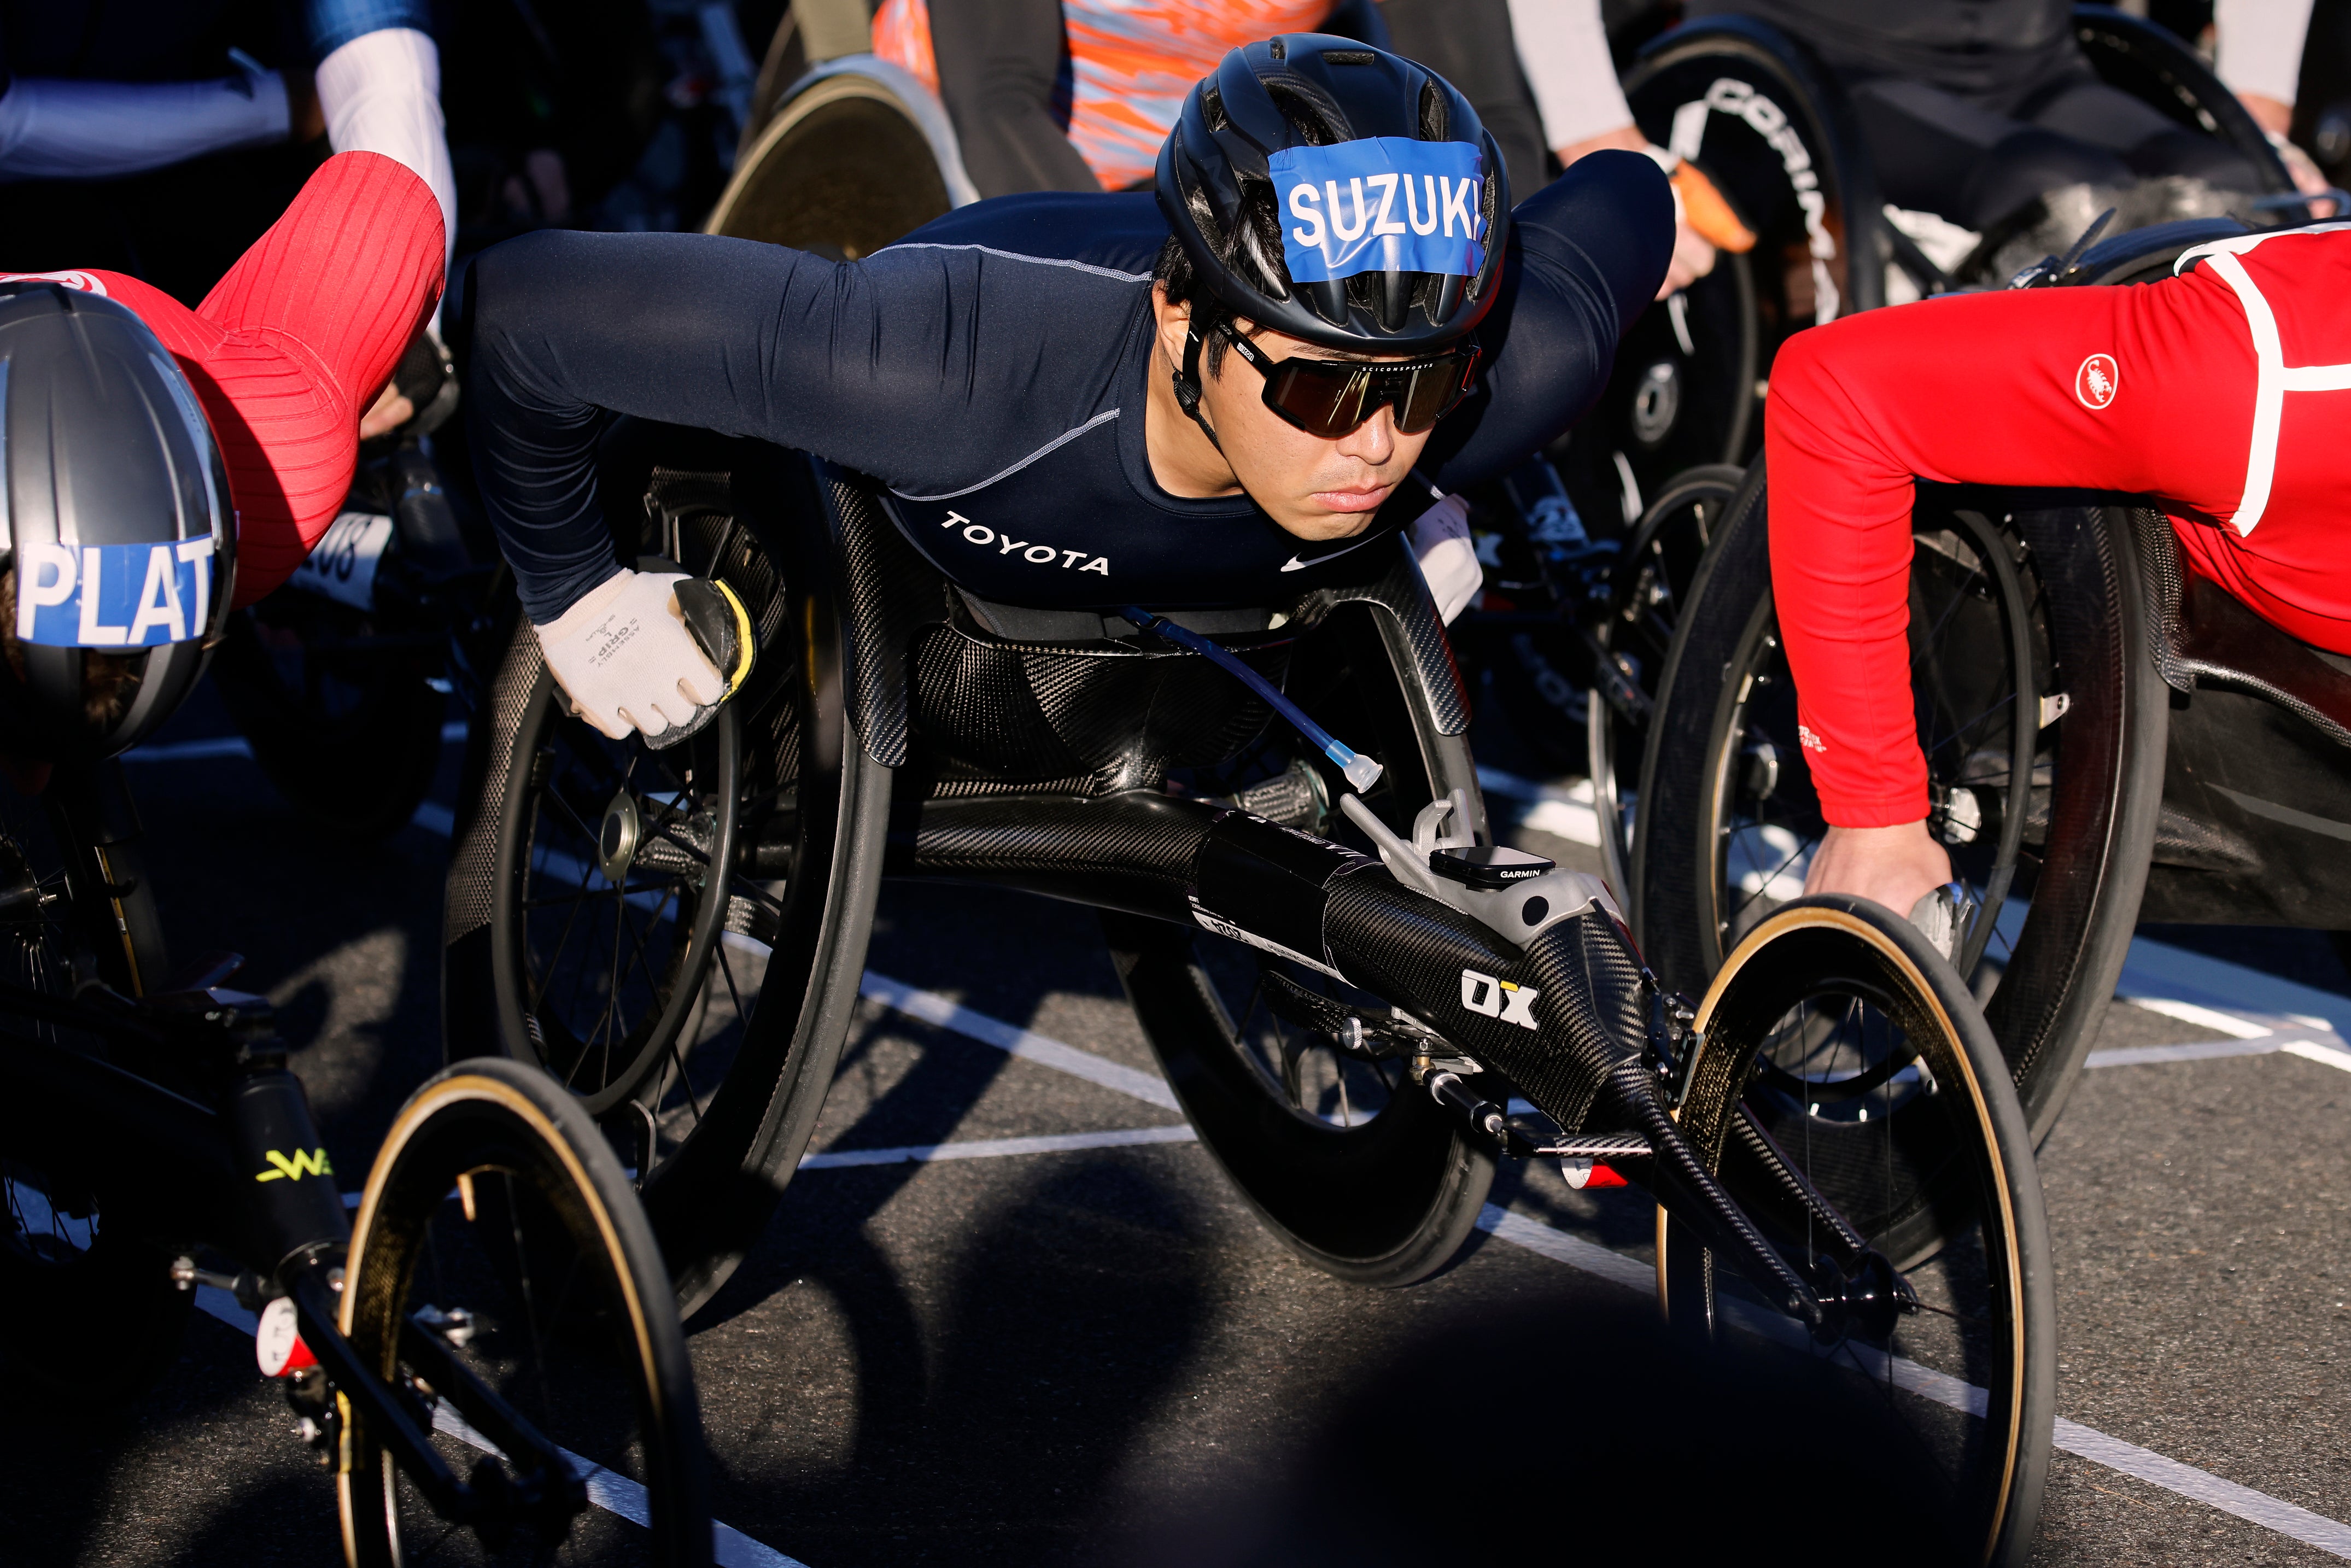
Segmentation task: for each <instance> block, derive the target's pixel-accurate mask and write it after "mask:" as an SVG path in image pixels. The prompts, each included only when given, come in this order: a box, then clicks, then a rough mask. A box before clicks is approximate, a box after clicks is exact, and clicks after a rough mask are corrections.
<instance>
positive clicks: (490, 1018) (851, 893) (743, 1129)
mask: <svg viewBox="0 0 2351 1568" xmlns="http://www.w3.org/2000/svg"><path fill="white" fill-rule="evenodd" d="M705 439H715V438H705ZM695 461H696V462H697V463H698V464H699V465H700V466H699V467H698V469H695V470H694V471H689V470H688V469H685V468H668V467H661V468H657V469H656V470H655V471H654V473H653V478H652V481H651V484H650V486H649V487H646V488H643V490H642V493H643V495H644V496H645V509H646V512H647V514H648V515H649V518H650V521H649V524H648V527H649V528H652V529H654V530H656V532H655V534H654V536H653V538H652V539H649V541H648V542H649V543H655V544H657V545H658V546H659V548H660V549H662V550H663V551H664V554H665V555H666V556H668V558H669V559H674V560H676V561H678V562H679V563H680V564H681V565H682V566H683V567H684V570H687V571H689V572H691V573H694V574H695V575H698V576H710V577H716V578H717V579H719V580H723V581H725V582H726V584H727V585H728V586H729V587H731V588H733V589H734V590H735V591H736V592H737V596H738V597H739V598H740V599H741V600H742V601H743V603H744V604H745V606H746V607H747V609H748V610H749V612H750V613H751V615H752V617H753V619H754V621H755V622H756V624H757V628H758V637H759V647H760V652H759V660H758V664H757V665H756V666H755V668H754V670H753V672H752V674H751V676H750V678H749V680H748V682H747V685H745V686H744V687H743V688H742V689H741V690H740V691H738V692H737V694H736V695H735V696H734V697H732V698H730V699H729V700H728V701H727V703H726V706H724V707H722V708H721V709H720V710H719V712H718V715H717V716H716V718H715V719H714V720H713V721H712V722H711V723H710V724H709V725H707V726H706V727H705V728H704V729H703V730H702V731H701V732H700V733H698V734H696V735H695V736H693V737H690V738H689V739H687V740H685V741H684V742H683V743H680V744H679V745H677V746H675V747H672V748H669V749H665V750H661V749H655V748H653V747H650V746H648V745H646V744H645V743H644V742H643V738H642V737H632V738H631V739H629V740H626V741H612V740H608V739H606V738H605V737H602V736H601V735H600V734H598V733H597V732H596V731H595V730H594V729H593V728H591V727H590V726H588V725H587V724H586V723H585V722H583V721H581V720H580V719H578V718H575V717H573V716H570V714H569V703H568V701H567V700H566V699H565V698H564V697H563V695H562V694H561V692H560V690H559V688H558V687H557V686H556V685H555V682H554V679H553V677H552V676H550V675H549V674H547V673H546V669H545V665H544V663H543V661H542V660H541V659H540V657H539V653H538V642H537V638H536V635H535V634H534V633H533V632H532V631H531V629H530V628H529V627H528V625H527V624H526V625H522V626H520V627H518V628H517V634H516V637H515V641H514V643H513V644H512V645H511V646H510V647H509V649H508V651H507V658H506V661H505V663H504V664H503V666H502V667H501V669H500V671H499V673H498V675H497V681H496V689H495V691H494V694H493V695H492V698H491V702H490V705H489V710H490V713H491V714H492V715H493V718H492V732H491V736H490V739H489V743H488V744H487V745H486V746H485V747H478V748H477V768H476V770H475V771H474V772H473V773H472V776H471V777H469V779H468V780H467V786H466V790H465V795H464V797H463V799H464V800H466V801H467V802H468V803H469V808H470V810H472V811H473V812H474V813H475V816H474V817H473V818H472V819H471V821H468V822H467V823H466V824H465V825H464V826H463V827H462V828H461V831H460V836H459V842H458V849H457V852H456V855H455V861H454V863H453V865H452V869H451V884H450V904H449V926H448V929H447V932H446V934H445V935H446V940H447V947H446V951H445V956H444V965H445V967H444V976H445V978H444V997H445V998H447V999H446V1002H445V1007H446V1009H447V1022H448V1029H449V1040H450V1051H451V1052H452V1055H453V1057H462V1056H466V1055H504V1056H509V1057H513V1058H515V1059H517V1060H519V1061H531V1062H535V1063H538V1064H539V1065H542V1066H544V1067H545V1068H546V1069H547V1070H548V1071H549V1072H550V1073H552V1074H553V1075H554V1076H555V1077H556V1078H557V1079H558V1080H559V1082H563V1083H565V1084H566V1085H567V1086H569V1088H570V1089H571V1090H572V1091H573V1092H575V1093H576V1094H578V1095H579V1096H580V1099H581V1101H582V1103H583V1104H584V1106H585V1108H586V1109H587V1111H588V1112H589V1113H590V1114H592V1115H594V1116H596V1117H597V1118H598V1119H599V1120H600V1121H601V1124H602V1125H603V1127H604V1129H605V1132H606V1135H607V1136H608V1137H609V1138H610V1139H611V1142H612V1144H613V1145H614V1146H615V1148H616V1149H617V1150H618V1151H619V1152H620V1154H621V1155H622V1163H623V1165H625V1166H629V1167H631V1168H632V1170H633V1171H634V1172H635V1174H636V1179H637V1182H638V1184H639V1186H640V1189H641V1192H642V1195H643V1200H644V1204H645V1209H646V1212H647V1214H648V1215H649V1216H650V1217H651V1218H652V1221H653V1227H654V1229H655V1231H656V1233H657V1234H658V1235H659V1236H660V1237H661V1239H662V1245H663V1248H664V1251H665V1252H666V1254H667V1255H668V1258H669V1260H670V1268H671V1271H672V1275H673V1277H674V1281H675V1283H676V1286H677V1291H678V1297H679V1301H681V1303H682V1304H683V1306H684V1310H686V1311H687V1312H692V1311H693V1310H694V1309H695V1308H696V1307H698V1306H699V1305H700V1304H701V1303H702V1302H703V1301H706V1300H708V1299H709V1297H710V1296H711V1295H712V1294H713V1293H714V1292H716V1290H717V1289H718V1287H719V1286H720V1285H721V1284H723V1283H724V1282H725V1281H726V1278H727V1276H728V1275H729V1274H730V1273H732V1272H733V1270H734V1268H735V1265H736V1263H737V1261H738V1260H740V1257H741V1254H742V1250H743V1249H744V1248H745V1247H746V1246H747V1245H748V1242H749V1240H750V1239H752V1238H754V1237H756V1235H757V1234H758V1228H759V1227H760V1226H761V1225H762V1224H764V1222H765V1220H766V1218H767V1216H768V1213H769V1212H770V1211H771V1209H772V1207H773V1206H774V1203H775V1201H776V1197H777V1196H778V1193H779V1191H780V1190H781V1188H782V1186H783V1185H784V1184H785V1182H787V1181H789V1178H790V1175H791V1171H792V1169H793V1168H794V1167H795V1166H796V1165H797V1164H798V1161H799V1155H800V1154H801V1152H802V1150H803V1149H804V1148H805V1147H806V1145H807V1142H808V1139H809V1136H810V1133H811V1132H812V1131H813V1130H814V1126H815V1121H816V1114H817V1112H818V1110H819V1109H820V1106H821V1104H822V1102H823V1096H824V1092H825V1090H826V1088H827V1087H828V1086H829V1085H830V1083H831V1075H832V1066H833V1061H834V1058H835V1056H836V1055H837V1053H838V1051H839V1050H840V1046H841V1039H842V1036H843V1034H844V1033H845V1031H846V1029H847V1025H848V1018H849V1011H850V1009H851V1008H852V1006H853V1005H854V1003H855V1000H856V997H857V988H858V979H859V969H860V965H859V962H858V961H857V957H858V955H861V954H862V944H863V941H864V936H865V931H866V926H867V925H868V924H869V922H870V919H871V915H872V896H873V894H872V887H873V877H872V875H871V874H865V875H853V874H848V868H849V867H850V866H851V864H852V862H855V863H859V864H864V863H872V864H875V865H878V858H877V857H878V855H879V852H880V838H881V834H882V831H883V826H884V819H885V816H886V804H887V791H888V774H887V771H886V770H884V769H882V768H878V767H876V766H874V765H872V764H871V763H870V762H869V761H868V760H867V759H866V758H865V754H864V752H863V750H862V747H860V745H859V744H858V742H857V740H856V738H855V737H854V735H853V734H852V733H851V732H850V730H849V727H848V726H847V724H846V722H845V720H844V717H843V708H842V697H841V685H840V682H841V669H842V663H843V661H842V653H841V648H840V646H839V643H838V638H839V631H838V625H837V622H836V620H835V617H834V614H833V607H832V603H831V599H830V596H829V590H826V589H823V588H821V587H819V588H816V589H811V587H810V583H811V581H815V582H818V583H821V582H823V581H824V580H825V579H824V577H823V574H822V573H821V571H820V570H817V569H814V568H809V569H795V568H793V567H792V566H791V565H790V564H789V563H790V562H791V561H792V560H793V559H796V558H795V557H794V556H793V555H792V554H791V553H790V552H791V551H792V549H794V548H795V546H794V541H793V539H792V538H791V537H790V536H789V535H788V534H786V533H784V532H782V531H780V529H779V525H778V520H777V519H778V517H780V516H781V515H782V508H783V507H784V506H785V505H786V504H788V503H786V502H785V501H784V499H783V497H784V496H785V495H786V494H787V492H785V491H783V490H782V489H780V488H779V486H786V485H789V484H791V483H793V479H792V476H791V473H790V472H789V471H787V470H786V469H784V468H783V467H782V466H781V465H780V461H781V455H780V454H778V453H775V452H773V451H772V449H767V448H758V449H756V450H755V449H754V448H753V447H752V446H751V445H750V444H723V447H722V448H721V449H719V450H717V451H716V452H714V453H701V454H699V455H697V456H696V458H695ZM638 473H639V476H640V479H641V480H642V478H643V469H642V468H640V469H639V470H638ZM810 504H813V503H812V502H811V503H810ZM714 868H719V869H718V871H716V873H715V869H714ZM714 874H721V875H723V882H722V883H721V885H722V886H723V889H724V896H720V895H719V894H718V893H717V892H716V890H714V888H713V886H712V882H713V877H714ZM852 944H853V945H854V946H855V947H856V953H855V954H851V955H850V956H848V957H847V958H844V957H843V956H842V955H843V953H844V952H845V951H846V948H847V946H848V945H852Z"/></svg>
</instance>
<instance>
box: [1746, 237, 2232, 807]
mask: <svg viewBox="0 0 2351 1568" xmlns="http://www.w3.org/2000/svg"><path fill="white" fill-rule="evenodd" d="M2253 382H2254V363H2253V354H2252V348H2251V345H2250V343H2249V341H2248V340H2247V337H2246V331H2245V316H2244V312H2243V310H2242V308H2241V307H2240V306H2239V305H2238V303H2237V300H2236V298H2235V297H2234V296H2233V295H2232V294H2231V293H2230V292H2229V290H2228V288H2227V287H2226V286H2225V285H2224V284H2222V283H2220V281H2219V280H2218V279H2216V278H2214V277H2210V275H2209V271H2208V270H2207V269H2199V270H2197V271H2194V272H2191V273H2189V275H2188V276H2186V277H2179V278H2170V279H2166V280H2164V281H2162V282H2159V283H2153V284H2146V285H2140V286H2135V287H2118V288H2054V289H2031V290H2022V291H2019V292H2016V293H1999V294H1978V295H1970V296H1968V297H1966V298H1955V299H1936V300H1927V301H1922V302H1920V303H1917V304H1914V305H1902V306H1896V307H1893V308H1887V309H1883V310H1872V311H1869V312H1867V313H1865V314H1864V315H1859V316H1854V317H1848V318H1847V319H1844V320H1842V321H1836V322H1833V323H1831V324H1830V325H1828V326H1826V327H1821V328H1816V329H1813V330H1811V331H1807V332H1802V333H1799V334H1797V335H1796V336H1795V337H1794V338H1792V339H1791V340H1789V341H1788V342H1787V344H1786V345H1785V346H1783V347H1782V349H1781V350H1780V353H1779V357H1778V359H1777V361H1775V362H1774V363H1773V365H1772V367H1771V392H1770V395H1769V401H1768V404H1767V407H1766V412H1765V423H1764V432H1765V436H1764V449H1765V453H1766V456H1767V458H1768V463H1769V468H1770V473H1771V586H1772V596H1773V599H1774V601H1775V602H1776V605H1777V608H1778V611H1779V618H1780V626H1781V632H1782V638H1783V639H1784V642H1785V644H1786V647H1787V650H1788V663H1789V665H1790V668H1791V669H1792V671H1793V673H1794V675H1795V680H1796V692H1797V699H1798V700H1797V712H1798V716H1799V718H1800V719H1801V721H1802V726H1803V734H1802V740H1803V745H1804V747H1805V753H1806V756H1805V761H1806V762H1807V763H1809V764H1810V765H1811V768H1812V774H1813V784H1814V786H1815V787H1816V789H1818V791H1819V794H1820V799H1821V807H1822V810H1823V814H1824V815H1825V816H1826V817H1827V819H1828V821H1831V822H1833V823H1835V824H1837V825H1839V826H1842V827H1851V828H1869V827H1889V826H1893V825H1895V824H1897V823H1903V822H1915V821H1918V820H1919V819H1921V818H1923V817H1924V816H1925V815H1926V814H1927V766H1926V759H1925V758H1923V757H1922V756H1921V755H1920V753H1919V750H1918V741H1917V733H1916V721H1915V718H1914V716H1913V711H1912V707H1911V696H1910V673H1909V647H1908V639H1907V635H1906V632H1907V627H1908V624H1909V603H1908V601H1909V591H1908V582H1909V570H1910V550H1911V543H1910V505H1911V497H1912V481H1913V480H1914V479H1928V480H1937V481H1942V482H1947V483H1959V484H1982V485H2018V486H2068V487H2080V488H2085V489H2102V490H2120V491H2132V492H2138V493H2143V494H2147V495H2151V496H2155V497H2159V498H2161V499H2162V500H2163V501H2164V502H2165V503H2166V505H2167V506H2168V508H2169V509H2170V510H2172V511H2174V512H2175V513H2183V514H2190V515H2194V516H2198V517H2205V518H2210V519H2214V520H2218V519H2221V518H2225V517H2228V516H2229V514H2230V513H2231V511H2232V510H2233V509H2234V508H2235V507H2236V505H2237V501H2238V497H2239V496H2240V494H2241V491H2242V490H2243V488H2244V484H2245V458H2246V452H2247V449H2248V446H2249V444H2250V441H2251V431H2252V401H2253ZM2195 531H2197V532H2199V533H2200V532H2202V531H2203V530H2200V529H2199V530H2195Z"/></svg>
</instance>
